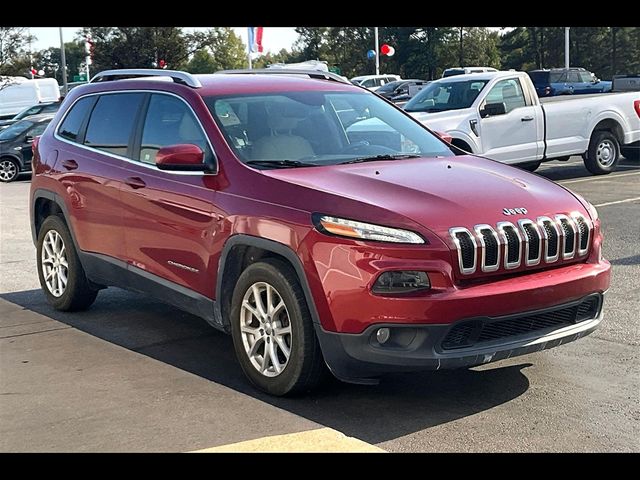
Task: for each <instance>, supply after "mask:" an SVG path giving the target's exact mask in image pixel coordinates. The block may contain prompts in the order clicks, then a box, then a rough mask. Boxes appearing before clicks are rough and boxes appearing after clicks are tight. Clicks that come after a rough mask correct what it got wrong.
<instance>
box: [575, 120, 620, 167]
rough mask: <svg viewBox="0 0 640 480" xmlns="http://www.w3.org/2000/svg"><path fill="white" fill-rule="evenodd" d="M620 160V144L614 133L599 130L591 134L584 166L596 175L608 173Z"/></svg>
mask: <svg viewBox="0 0 640 480" xmlns="http://www.w3.org/2000/svg"><path fill="white" fill-rule="evenodd" d="M618 160H620V144H619V143H618V139H617V138H616V137H615V135H614V134H612V133H611V132H608V131H606V130H597V131H595V132H593V135H591V140H590V141H589V149H588V150H587V155H586V156H585V157H584V166H585V167H587V170H589V171H590V172H591V173H593V174H594V175H606V174H608V173H611V172H613V171H614V170H615V169H616V165H617V164H618Z"/></svg>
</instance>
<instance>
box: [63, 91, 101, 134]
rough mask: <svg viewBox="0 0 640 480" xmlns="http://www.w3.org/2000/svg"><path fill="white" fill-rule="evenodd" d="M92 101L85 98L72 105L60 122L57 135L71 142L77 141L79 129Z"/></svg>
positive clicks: (89, 98) (93, 98) (93, 99)
mask: <svg viewBox="0 0 640 480" xmlns="http://www.w3.org/2000/svg"><path fill="white" fill-rule="evenodd" d="M94 101H95V97H85V98H81V99H80V100H78V101H77V102H76V103H74V104H73V106H72V107H71V110H70V111H69V113H67V116H66V117H65V118H64V120H63V121H62V124H61V125H60V128H58V135H60V136H61V137H64V138H66V139H67V140H71V141H72V142H76V141H78V135H79V134H80V128H82V123H83V122H84V120H85V118H86V117H87V115H88V113H89V110H90V109H91V106H92V105H93V102H94Z"/></svg>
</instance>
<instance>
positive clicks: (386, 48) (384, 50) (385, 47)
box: [380, 43, 391, 55]
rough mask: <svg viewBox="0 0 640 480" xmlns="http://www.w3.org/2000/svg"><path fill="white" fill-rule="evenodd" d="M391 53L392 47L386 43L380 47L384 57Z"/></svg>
mask: <svg viewBox="0 0 640 480" xmlns="http://www.w3.org/2000/svg"><path fill="white" fill-rule="evenodd" d="M389 51H391V47H390V46H389V45H387V44H386V43H385V44H384V45H382V46H381V47H380V53H381V54H382V55H386V54H387V53H389Z"/></svg>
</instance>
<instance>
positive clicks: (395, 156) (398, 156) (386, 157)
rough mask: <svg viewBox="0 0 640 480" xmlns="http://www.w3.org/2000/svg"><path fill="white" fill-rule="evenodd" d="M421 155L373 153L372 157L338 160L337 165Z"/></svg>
mask: <svg viewBox="0 0 640 480" xmlns="http://www.w3.org/2000/svg"><path fill="white" fill-rule="evenodd" d="M421 156H422V155H416V154H413V153H403V154H398V155H389V154H385V155H374V156H372V157H360V158H354V159H353V160H347V161H346V162H340V163H339V164H338V165H345V164H347V163H363V162H378V161H380V160H402V159H404V158H418V157H421Z"/></svg>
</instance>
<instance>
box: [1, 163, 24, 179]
mask: <svg viewBox="0 0 640 480" xmlns="http://www.w3.org/2000/svg"><path fill="white" fill-rule="evenodd" d="M19 173H20V165H18V162H16V161H15V160H12V159H10V158H2V159H0V182H5V183H9V182H13V181H14V180H15V179H16V178H17V177H18V174H19Z"/></svg>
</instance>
